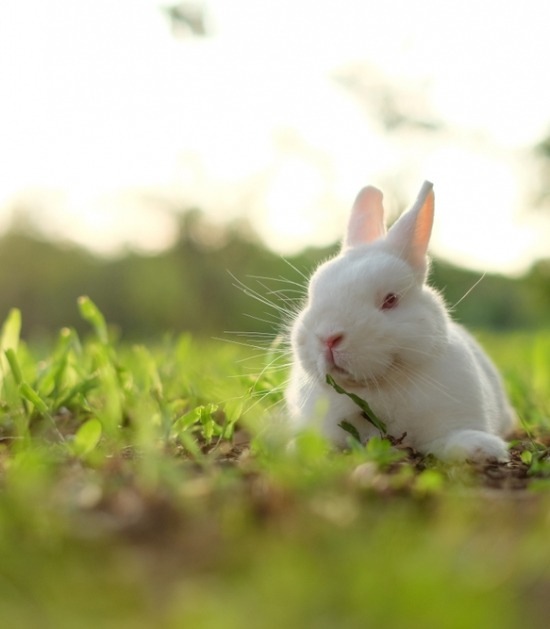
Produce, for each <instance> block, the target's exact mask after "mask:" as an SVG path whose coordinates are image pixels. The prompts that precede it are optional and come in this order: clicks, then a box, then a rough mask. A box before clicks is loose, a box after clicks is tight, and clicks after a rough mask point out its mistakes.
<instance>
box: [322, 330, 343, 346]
mask: <svg viewBox="0 0 550 629" xmlns="http://www.w3.org/2000/svg"><path fill="white" fill-rule="evenodd" d="M343 338H344V335H343V334H333V335H332V336H329V337H328V338H326V339H324V341H323V342H324V344H325V345H326V346H327V347H328V348H329V349H333V348H334V347H336V346H337V345H339V344H340V343H341V342H342V340H343Z"/></svg>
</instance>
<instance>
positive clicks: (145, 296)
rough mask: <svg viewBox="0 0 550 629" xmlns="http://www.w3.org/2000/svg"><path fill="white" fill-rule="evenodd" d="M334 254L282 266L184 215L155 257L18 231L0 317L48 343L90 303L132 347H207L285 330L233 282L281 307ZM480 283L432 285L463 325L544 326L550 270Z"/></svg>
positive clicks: (455, 277)
mask: <svg viewBox="0 0 550 629" xmlns="http://www.w3.org/2000/svg"><path fill="white" fill-rule="evenodd" d="M335 249H336V247H332V248H329V249H323V250H314V249H311V250H307V251H305V252H303V253H302V254H300V255H298V256H294V257H292V258H290V259H289V260H288V261H285V260H284V259H282V258H281V257H280V256H277V255H275V254H273V253H272V252H270V251H268V250H267V249H266V248H265V247H263V246H262V244H261V243H260V242H259V240H258V239H257V238H256V237H255V235H254V234H253V233H251V232H250V230H249V229H247V228H246V226H245V225H243V224H234V225H230V226H228V227H225V228H224V227H220V226H217V225H212V224H210V223H209V222H208V221H207V219H206V218H205V217H204V216H203V215H202V214H201V213H200V212H198V211H191V212H188V213H186V214H184V215H183V217H182V219H181V225H180V235H179V238H178V240H177V242H176V244H175V245H174V246H173V247H172V248H171V249H170V250H168V251H166V252H164V253H161V254H158V255H155V256H145V255H140V254H138V253H135V252H128V253H126V255H122V256H119V257H117V258H115V259H104V258H97V257H94V256H92V255H91V254H90V253H88V252H86V251H84V250H81V249H78V248H76V247H74V246H71V245H69V244H64V245H63V244H59V243H57V244H56V243H51V242H48V241H46V240H44V239H42V238H40V236H39V235H37V234H36V232H33V230H29V229H28V227H27V228H25V227H21V226H20V227H13V228H12V230H11V231H9V232H8V233H7V234H5V235H4V236H3V237H2V238H1V239H0V314H2V315H3V316H5V315H6V313H7V312H8V310H9V309H10V308H12V307H17V308H19V309H20V310H21V311H22V312H23V313H24V314H25V317H24V322H23V326H24V327H23V335H24V336H25V337H29V336H30V337H33V338H37V337H39V336H41V335H51V334H52V333H55V332H56V331H57V330H58V329H59V328H60V327H62V326H73V327H75V328H76V329H77V330H79V331H82V330H83V325H82V321H81V319H80V318H79V315H78V312H77V311H76V309H75V307H74V304H75V302H76V299H77V298H78V297H79V296H80V295H83V294H86V295H89V296H90V297H91V298H92V299H93V300H94V301H95V302H96V303H97V304H98V306H99V307H100V308H101V310H102V311H103V312H104V313H105V316H106V317H107V319H108V320H109V321H110V322H111V324H113V325H114V326H115V327H117V328H118V329H119V330H120V332H121V333H122V334H123V335H124V337H125V338H127V339H145V338H158V337H159V335H162V334H164V333H166V332H167V331H170V332H176V333H177V332H182V331H190V332H192V333H194V334H196V335H199V336H207V337H210V336H219V335H221V334H222V333H223V332H224V331H225V330H232V331H241V330H246V331H270V332H273V333H274V332H275V331H276V329H277V327H278V326H279V324H280V322H279V321H278V319H277V318H276V319H275V320H273V318H272V316H273V312H270V313H269V315H268V316H266V311H267V312H269V309H268V308H266V307H265V305H263V304H262V303H260V302H257V301H255V300H254V299H251V298H250V296H249V295H247V294H245V292H243V291H242V290H239V289H237V288H236V287H235V285H234V284H235V283H236V282H235V280H234V279H232V276H234V277H235V278H237V281H239V282H243V283H244V284H246V285H248V286H250V287H251V288H252V289H253V290H255V291H257V292H258V293H260V294H261V295H263V296H264V297H265V296H269V298H270V299H272V300H274V301H277V300H278V295H279V293H278V291H280V290H282V289H288V288H289V285H285V284H284V283H283V282H281V279H282V278H284V279H287V280H289V281H295V282H298V283H299V284H301V285H303V284H304V283H305V280H304V277H303V276H302V274H305V275H308V274H309V272H310V271H311V270H312V269H313V268H314V267H315V266H316V265H317V264H318V263H319V262H320V261H322V260H324V259H326V258H327V257H328V256H329V255H331V254H332V253H334V251H335ZM253 276H261V277H262V278H271V279H257V278H255V277H253ZM480 277H481V274H480V273H472V272H467V271H464V270H460V269H457V268H455V267H452V266H450V265H448V264H446V263H443V262H439V261H435V262H434V265H433V270H432V281H433V283H434V284H435V285H436V286H437V287H439V288H440V289H441V290H442V291H443V293H444V295H445V297H446V299H447V301H448V303H449V305H451V306H453V304H456V303H457V302H459V303H458V305H457V306H456V308H455V316H456V317H457V318H458V319H459V320H461V321H463V322H464V323H466V324H467V325H469V326H472V327H474V328H492V329H498V330H510V329H518V328H524V329H525V328H533V327H540V326H546V325H547V323H548V314H549V312H550V291H549V290H548V285H549V282H550V264H549V263H548V262H540V263H539V264H538V265H537V266H535V267H534V268H533V269H532V270H531V272H530V273H529V274H528V275H527V276H526V277H524V278H521V279H510V278H506V277H500V276H489V275H488V276H485V277H484V278H483V280H482V281H481V282H480V284H479V285H478V286H477V287H476V288H475V289H474V291H473V292H472V294H471V295H469V296H467V297H466V298H465V299H463V300H462V297H463V296H464V295H465V294H466V293H467V292H468V291H469V290H470V289H471V288H472V286H474V284H475V283H476V282H477V281H478V280H479V279H480ZM292 289H293V290H296V287H292ZM286 294H287V295H288V296H291V297H294V298H295V297H297V296H298V295H297V294H296V293H295V292H294V293H293V292H291V291H290V290H286ZM280 303H281V304H282V303H283V302H280ZM266 319H267V321H266Z"/></svg>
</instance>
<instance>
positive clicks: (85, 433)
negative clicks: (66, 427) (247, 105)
mask: <svg viewBox="0 0 550 629" xmlns="http://www.w3.org/2000/svg"><path fill="white" fill-rule="evenodd" d="M102 433H103V429H102V426H101V422H100V421H99V420H98V419H95V418H92V419H89V420H88V421H87V422H85V423H84V424H82V426H80V428H79V429H78V431H77V432H76V434H75V436H74V441H73V443H72V447H71V449H72V451H73V453H74V454H75V455H76V456H86V455H87V454H89V453H90V452H92V450H94V449H95V448H96V446H97V444H98V443H99V441H100V439H101V435H102Z"/></svg>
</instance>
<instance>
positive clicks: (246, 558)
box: [0, 298, 550, 629]
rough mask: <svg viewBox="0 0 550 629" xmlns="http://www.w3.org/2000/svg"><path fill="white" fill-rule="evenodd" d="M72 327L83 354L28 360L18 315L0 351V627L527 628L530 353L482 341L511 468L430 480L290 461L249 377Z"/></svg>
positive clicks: (539, 420) (547, 559)
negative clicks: (510, 413) (508, 431)
mask: <svg viewBox="0 0 550 629" xmlns="http://www.w3.org/2000/svg"><path fill="white" fill-rule="evenodd" d="M79 308H80V312H81V315H82V317H83V318H84V319H85V320H86V321H87V322H88V323H89V324H90V336H89V337H88V338H86V339H80V338H78V336H77V334H76V333H75V332H74V331H72V330H63V331H61V332H60V334H59V337H58V339H57V340H56V341H55V343H54V344H53V346H52V347H50V348H48V349H47V350H46V351H43V352H42V355H36V354H35V353H34V352H33V351H31V350H30V349H29V348H28V347H27V346H26V345H25V344H24V343H22V342H21V341H20V339H19V330H20V323H21V321H20V315H19V313H18V312H17V311H13V312H12V313H10V315H9V316H8V317H7V319H6V322H5V323H4V326H3V328H2V332H1V339H0V345H1V350H2V351H1V360H0V368H1V371H0V378H1V391H2V393H1V398H0V399H1V405H0V487H1V491H0V610H1V613H2V623H3V626H5V627H30V626H37V625H38V626H41V627H52V628H56V629H58V628H65V627H67V628H69V627H70V628H71V629H72V628H75V627H83V628H87V627H117V628H126V627H128V628H133V627H136V628H141V627H167V628H172V627H174V628H178V627H198V628H203V627H204V628H218V627H223V628H224V629H225V628H228V629H231V628H233V627H234V628H236V629H237V628H239V629H240V628H242V627H260V626H261V627H267V628H270V627H274V628H275V627H281V626H286V627H291V628H294V627H296V628H300V629H301V628H304V627H316V628H317V627H319V628H331V627H339V628H340V627H344V628H346V627H384V628H392V627H395V628H399V629H402V628H404V627H406V628H407V629H414V628H416V627H418V628H419V629H420V628H422V629H427V628H428V629H429V628H431V627H434V628H435V627H437V628H438V629H441V628H455V627H456V628H457V629H458V628H462V627H484V628H489V629H490V628H492V627H495V628H496V627H498V628H499V629H505V628H508V627H510V628H513V627H520V626H524V625H525V626H531V627H535V628H536V627H546V626H547V618H548V614H549V613H550V603H549V601H550V596H549V594H550V545H549V544H548V524H549V521H550V495H549V490H550V462H549V458H548V449H547V446H546V443H547V434H548V428H549V421H550V391H549V390H548V383H549V382H550V351H549V350H550V334H548V333H543V332H541V333H537V334H524V335H519V334H518V335H514V336H507V337H505V338H499V337H487V338H486V339H484V340H485V344H486V345H487V346H488V348H489V350H490V352H491V353H492V354H493V356H494V358H495V360H496V361H497V362H498V363H499V365H500V366H501V368H502V370H503V373H504V374H505V377H506V382H507V385H508V388H509V390H510V394H511V397H512V399H513V401H514V403H515V405H516V408H517V409H518V412H519V414H520V416H521V418H522V420H523V432H522V433H521V434H518V440H517V443H516V444H515V446H514V448H515V449H514V453H515V454H514V461H513V464H511V465H510V466H498V465H493V466H482V467H478V468H472V467H469V466H461V467H452V468H447V467H444V466H442V465H440V464H439V463H437V461H435V460H433V459H426V458H424V457H420V456H418V455H417V454H416V453H411V452H410V451H407V450H405V449H403V448H401V447H400V446H399V444H395V443H393V444H392V443H390V442H389V441H388V440H387V439H383V438H380V439H373V440H372V442H369V444H368V445H367V447H366V448H362V447H359V446H358V445H357V444H354V443H353V439H351V440H350V443H351V446H352V447H351V449H350V451H349V452H347V453H338V454H335V453H331V452H329V451H328V450H327V446H326V444H325V443H324V442H323V441H322V440H320V439H319V437H317V436H315V435H313V434H305V435H303V436H302V437H301V438H300V439H298V440H297V444H296V448H295V451H294V452H293V453H292V454H290V453H288V452H286V451H285V449H284V448H283V447H282V444H281V442H280V440H279V439H278V437H277V433H276V431H274V430H273V429H272V428H271V426H272V425H273V424H274V423H276V422H277V413H278V408H279V407H278V406H277V405H276V402H277V400H279V399H280V391H279V388H278V387H279V386H280V385H281V383H282V379H283V375H282V374H281V373H279V372H270V371H266V370H265V369H264V367H265V362H264V361H265V359H264V358H262V357H254V356H251V355H250V352H249V351H248V350H246V349H245V348H242V347H238V346H232V345H227V344H226V345H224V344H221V343H218V342H206V341H202V342H198V341H196V340H194V339H193V338H191V337H189V336H183V337H179V338H171V337H167V338H166V339H163V340H161V341H160V342H159V343H158V345H157V346H155V347H145V346H128V345H125V344H122V343H118V342H116V341H114V340H113V339H112V338H111V335H110V333H109V329H108V326H107V325H106V323H105V321H104V319H103V317H102V315H101V313H100V312H99V311H98V310H97V308H96V307H95V306H94V304H93V303H92V302H91V301H90V300H88V299H85V298H83V299H81V300H80V302H79ZM254 374H261V377H259V378H258V377H257V376H255V375H254ZM262 391H264V392H266V395H263V396H262V395H261V393H262ZM274 403H275V405H274Z"/></svg>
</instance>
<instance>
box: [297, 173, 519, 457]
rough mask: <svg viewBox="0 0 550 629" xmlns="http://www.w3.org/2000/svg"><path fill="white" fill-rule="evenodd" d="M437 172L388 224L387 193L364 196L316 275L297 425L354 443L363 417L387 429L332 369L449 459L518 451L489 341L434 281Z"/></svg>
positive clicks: (303, 318) (303, 339)
mask: <svg viewBox="0 0 550 629" xmlns="http://www.w3.org/2000/svg"><path fill="white" fill-rule="evenodd" d="M432 187H433V186H432V184H431V183H429V182H425V183H424V185H423V186H422V189H421V190H420V193H419V196H418V198H417V200H416V202H415V204H414V205H413V207H412V208H411V209H410V210H409V211H408V212H407V213H405V214H404V215H403V216H401V218H400V219H399V220H398V221H397V222H396V223H395V224H394V226H393V227H392V228H391V229H390V230H389V231H388V233H387V234H386V229H385V226H384V217H383V213H384V210H383V207H382V193H381V192H380V191H379V190H377V189H376V188H373V187H370V186H369V187H367V188H364V189H363V190H361V191H360V193H359V194H358V196H357V199H356V200H355V203H354V206H353V210H352V213H351V217H350V220H349V224H348V228H347V234H346V237H345V239H344V243H343V246H342V250H341V252H340V253H339V255H337V256H336V257H335V258H333V259H331V260H329V261H328V262H325V263H324V264H322V265H321V266H320V267H319V268H318V269H317V270H316V272H315V273H314V274H313V276H312V277H311V280H310V284H309V292H308V300H307V303H306V305H305V308H304V309H303V311H302V312H300V313H299V314H298V316H297V317H296V319H295V321H294V322H293V324H292V330H291V345H292V353H293V367H292V371H291V377H290V382H289V385H288V387H287V390H286V393H285V397H286V402H287V408H288V411H289V414H290V417H291V420H292V424H293V427H294V428H295V429H296V430H298V431H299V430H300V429H301V428H304V427H308V426H315V425H317V426H318V427H319V428H320V430H321V431H322V433H323V434H324V435H325V436H326V437H327V438H328V439H330V440H331V441H332V442H333V443H334V444H336V445H340V446H344V445H345V444H346V442H347V440H348V438H349V434H348V432H347V431H346V430H344V428H342V427H341V426H340V424H341V422H342V421H345V422H348V423H349V424H351V425H352V426H354V427H355V428H356V430H357V432H358V433H359V436H360V438H361V440H362V441H363V442H365V441H367V440H368V439H369V438H370V437H371V436H373V435H376V434H378V432H377V430H376V428H374V426H373V425H372V424H371V423H369V422H368V421H367V420H366V419H365V417H364V416H362V415H361V410H360V408H359V407H358V406H357V405H356V404H355V403H354V402H353V401H352V400H351V399H350V398H349V397H348V396H346V395H342V394H340V393H338V392H337V391H336V390H334V388H333V387H331V386H329V384H327V382H326V375H327V374H329V375H331V376H332V377H333V378H334V380H335V382H336V383H338V385H340V386H341V387H342V388H344V389H345V390H346V391H348V392H350V393H354V394H356V395H357V396H359V397H360V398H362V399H364V400H366V401H367V403H368V404H369V406H370V407H371V409H372V410H373V412H374V413H375V414H376V415H377V417H379V418H380V419H381V420H382V421H383V422H385V424H386V426H387V431H388V433H389V434H390V435H393V436H394V437H396V438H399V437H401V436H402V435H403V434H405V433H406V436H405V438H404V441H403V443H404V444H406V445H410V446H412V447H413V448H415V449H417V450H418V451H420V452H422V453H431V454H433V455H435V456H436V457H438V458H440V459H442V460H447V461H460V460H466V459H467V460H473V461H483V460H486V459H491V458H495V459H499V460H506V459H508V458H509V455H508V449H507V445H506V442H505V441H504V440H503V438H502V437H504V436H506V433H508V432H509V431H510V430H511V428H512V426H513V423H514V413H513V411H512V409H511V407H510V405H509V403H508V401H507V398H506V394H505V393H504V388H503V385H502V382H501V379H500V377H499V375H498V373H497V371H496V369H495V367H494V366H493V364H492V363H491V361H490V359H489V358H488V357H487V356H486V354H485V353H484V352H483V350H482V349H481V348H480V347H479V345H478V344H477V343H476V341H474V339H473V338H472V337H471V336H470V335H469V334H468V333H467V332H466V331H465V330H464V329H463V328H462V327H461V326H460V325H458V324H457V323H455V322H454V321H452V320H451V318H450V316H449V314H448V312H447V309H446V307H445V305H444V303H443V300H442V298H441V297H440V296H439V295H438V293H437V292H436V291H435V290H434V289H433V288H431V287H430V286H428V285H427V284H426V277H427V272H428V259H427V257H426V251H427V248H428V242H429V239H430V234H431V230H432V223H433V212H434V194H433V190H432Z"/></svg>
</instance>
